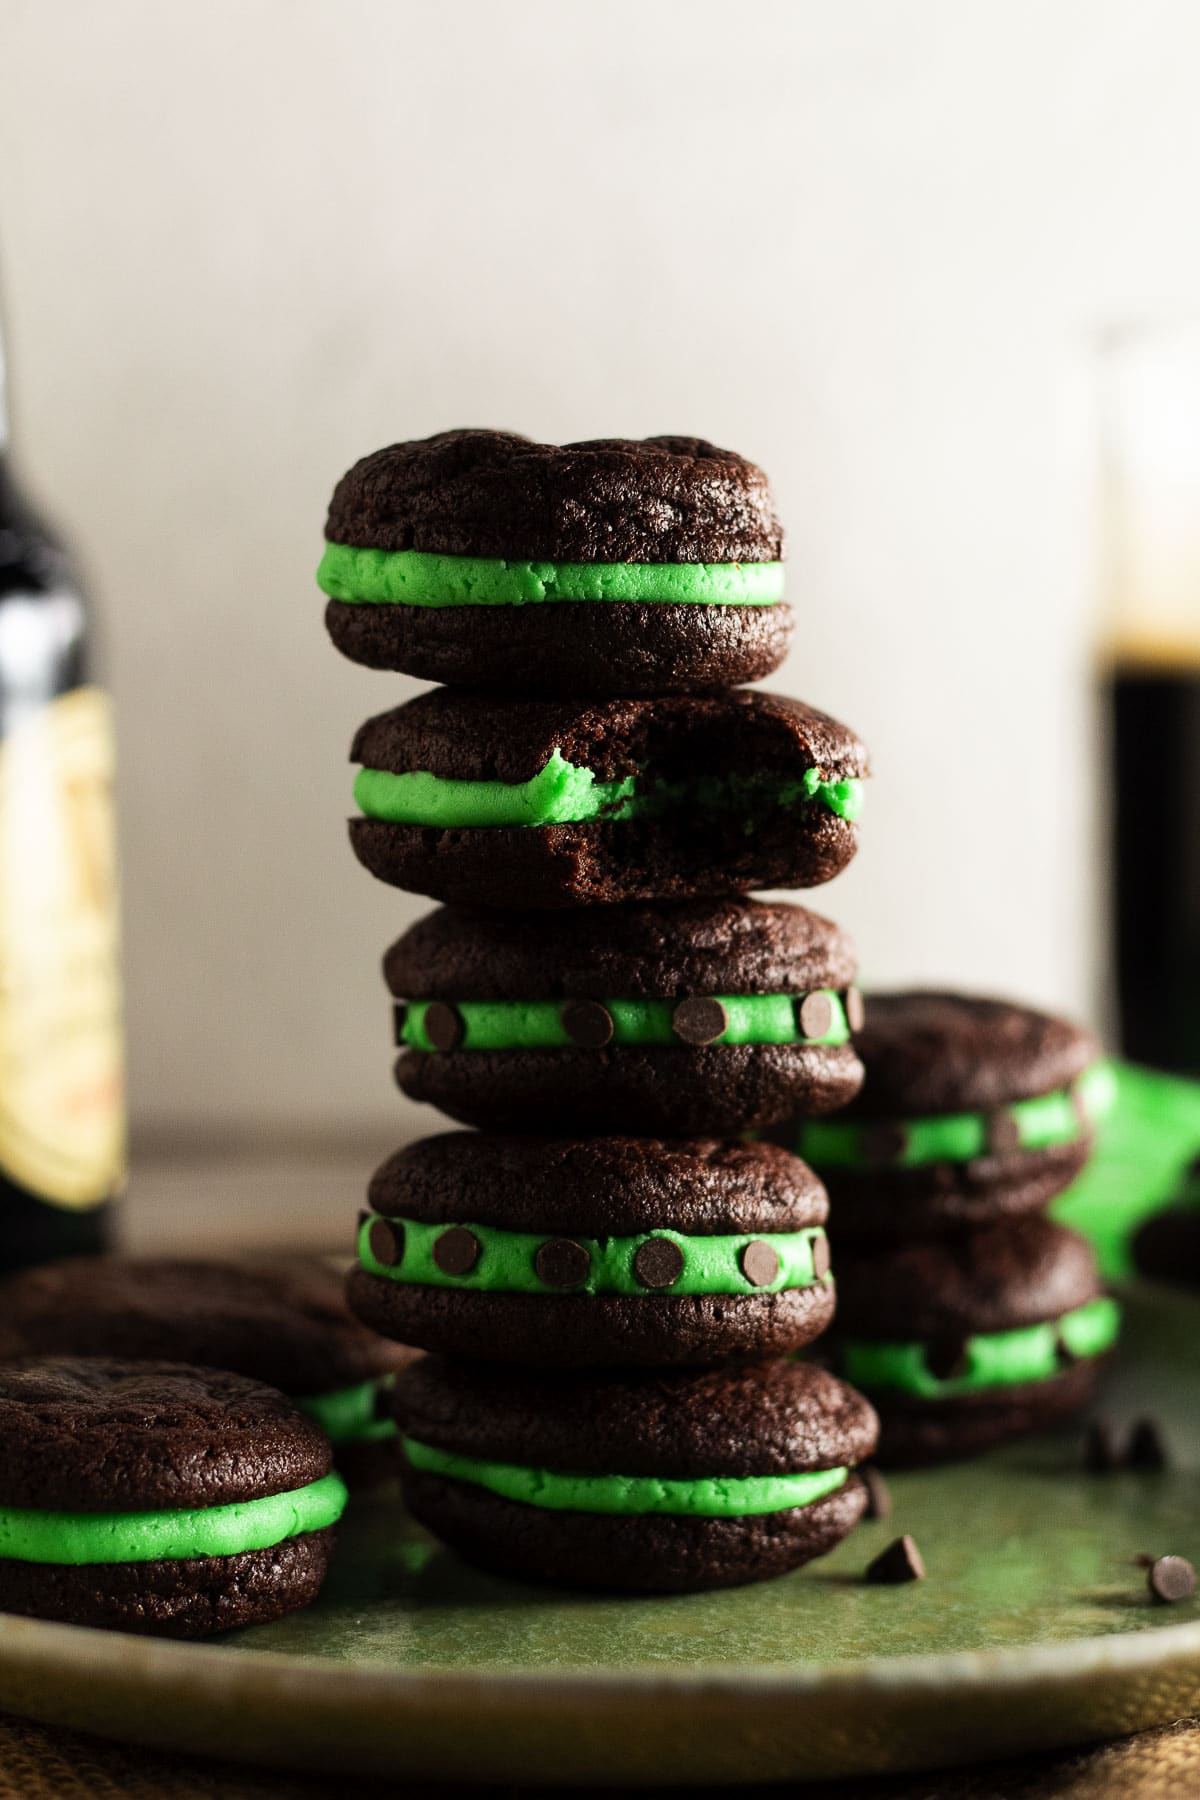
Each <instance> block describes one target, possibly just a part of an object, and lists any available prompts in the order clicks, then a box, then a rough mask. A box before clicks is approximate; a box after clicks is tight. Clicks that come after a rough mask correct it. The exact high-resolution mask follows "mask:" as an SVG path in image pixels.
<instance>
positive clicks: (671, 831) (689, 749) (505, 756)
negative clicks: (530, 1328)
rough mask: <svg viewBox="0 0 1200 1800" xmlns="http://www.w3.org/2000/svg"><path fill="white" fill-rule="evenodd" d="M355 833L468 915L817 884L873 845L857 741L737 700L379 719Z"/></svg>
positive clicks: (604, 703)
mask: <svg viewBox="0 0 1200 1800" xmlns="http://www.w3.org/2000/svg"><path fill="white" fill-rule="evenodd" d="M351 759H352V760H353V761H354V762H357V763H361V764H362V765H363V766H362V768H361V769H360V770H359V774H358V779H357V781H356V782H355V785H354V797H355V799H356V801H357V802H358V805H359V806H360V808H361V809H362V812H363V814H364V817H362V818H360V819H354V820H352V821H351V825H350V839H351V843H352V844H353V846H354V851H355V854H356V855H357V857H358V859H359V861H360V862H361V863H363V864H364V866H365V867H366V868H368V869H370V871H371V873H372V874H373V875H377V876H378V877H379V878H380V880H382V881H389V882H391V883H392V884H393V885H394V886H396V887H403V888H411V889H413V890H414V891H415V892H417V893H420V894H432V895H433V896H434V897H435V899H438V900H450V901H454V902H458V903H462V904H466V905H479V906H513V907H535V908H538V907H562V906H586V905H592V904H596V903H603V904H611V903H612V902H614V901H622V900H674V899H688V898H691V897H693V896H696V895H705V894H736V893H744V892H746V891H748V890H749V889H751V888H757V887H776V886H779V887H815V886H816V885H817V884H818V883H819V882H822V881H828V880H830V879H831V877H832V876H834V875H836V874H837V873H838V871H839V870H840V869H843V868H844V867H845V866H846V864H847V863H848V862H849V861H850V859H851V857H852V856H853V855H854V852H855V850H856V849H857V847H858V836H857V830H856V827H855V824H854V821H855V819H856V818H857V817H858V813H859V808H860V804H861V798H862V778H863V776H864V775H865V774H866V770H867V757H866V751H865V749H864V748H863V746H862V744H861V743H860V742H859V740H858V739H857V738H856V737H855V736H854V734H853V732H851V731H849V730H847V728H846V727H845V726H844V725H839V724H838V723H837V722H836V720H834V719H830V718H827V717H826V716H825V714H824V713H819V712H815V711H813V709H812V708H811V707H807V706H804V705H802V704H801V703H800V701H798V700H788V699H784V698H782V697H781V696H780V695H777V694H762V693H756V692H754V691H753V690H749V689H734V690H732V691H729V692H725V693H720V694H667V695H662V696H659V697H657V698H655V699H633V700H628V699H627V700H597V701H586V700H530V701H521V700H516V699H500V698H497V697H494V696H492V695H490V694H476V693H468V692H466V691H464V690H462V689H459V688H434V689H432V690H431V691H430V692H429V693H426V694H420V695H418V697H417V698H416V699H415V700H410V701H409V702H408V703H407V705H404V706H398V707H395V708H394V709H393V710H392V711H391V712H386V713H381V714H379V715H378V716H377V717H376V718H373V719H368V720H367V722H366V724H365V725H363V726H361V727H360V729H359V731H358V734H357V736H356V737H355V739H354V744H353V748H352V750H351Z"/></svg>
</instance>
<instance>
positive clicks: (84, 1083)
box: [0, 688, 125, 1208]
mask: <svg viewBox="0 0 1200 1800" xmlns="http://www.w3.org/2000/svg"><path fill="white" fill-rule="evenodd" d="M112 776H113V734H112V712H111V708H110V704H109V700H108V696H107V695H106V694H103V693H101V692H100V690H99V689H98V688H76V689H75V690H74V691H73V692H71V693H69V694H63V695H61V696H60V697H59V698H58V699H56V700H53V701H51V702H50V703H49V704H48V705H46V706H42V707H39V708H37V710H36V711H33V712H31V713H30V714H29V715H28V716H27V717H26V718H24V719H22V720H21V721H20V722H19V723H17V724H16V725H15V726H14V727H13V729H12V730H11V731H10V732H9V733H8V735H7V736H6V737H4V738H3V739H2V740H0V1170H3V1172H4V1173H5V1174H6V1175H8V1176H9V1177H10V1178H11V1179H12V1180H13V1181H15V1182H18V1183H19V1184H20V1186H22V1187H24V1188H28V1189H29V1190H30V1191H31V1192H32V1193H34V1194H37V1195H38V1196H39V1197H40V1198H42V1199H45V1200H48V1201H50V1202H51V1203H52V1204H54V1205H57V1206H64V1207H71V1208H83V1207H88V1206H95V1205H97V1204H98V1203H99V1202H100V1201H102V1200H105V1199H107V1198H108V1197H109V1196H110V1195H111V1194H113V1193H115V1192H116V1191H117V1190H118V1189H119V1188H120V1187H121V1185H122V1183H123V1180H124V1167H125V1102H124V1081H123V1062H122V1043H121V1014H120V977H119V971H118V964H117V897H116V879H115V867H114V859H115V840H114V831H113V811H112Z"/></svg>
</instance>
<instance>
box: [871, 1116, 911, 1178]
mask: <svg viewBox="0 0 1200 1800" xmlns="http://www.w3.org/2000/svg"><path fill="white" fill-rule="evenodd" d="M907 1145H908V1132H907V1131H906V1130H905V1128H904V1126H903V1125H900V1124H883V1123H881V1124H878V1125H867V1126H865V1127H864V1128H863V1134H862V1147H863V1155H864V1156H865V1157H866V1159H867V1161H868V1162H869V1163H870V1164H871V1166H872V1168H887V1166H888V1165H889V1164H890V1163H894V1162H899V1160H900V1158H901V1157H902V1156H903V1155H904V1151H905V1149H906V1147H907Z"/></svg>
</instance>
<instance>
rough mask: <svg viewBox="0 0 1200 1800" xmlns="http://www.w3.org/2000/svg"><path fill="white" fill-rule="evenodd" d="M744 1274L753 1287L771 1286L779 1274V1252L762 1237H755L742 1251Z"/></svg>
mask: <svg viewBox="0 0 1200 1800" xmlns="http://www.w3.org/2000/svg"><path fill="white" fill-rule="evenodd" d="M742 1274H743V1275H744V1276H745V1277H746V1280H747V1281H748V1282H749V1283H750V1285H751V1287H757V1288H765V1287H770V1285H771V1283H772V1282H773V1281H774V1280H775V1278H776V1277H777V1275H778V1274H779V1254H778V1252H777V1251H776V1250H774V1249H772V1247H771V1245H770V1244H764V1243H763V1241H762V1239H761V1238H755V1240H754V1242H753V1243H752V1244H747V1245H746V1248H745V1249H744V1250H743V1251H742Z"/></svg>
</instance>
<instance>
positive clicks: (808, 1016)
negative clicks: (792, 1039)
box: [796, 993, 833, 1038]
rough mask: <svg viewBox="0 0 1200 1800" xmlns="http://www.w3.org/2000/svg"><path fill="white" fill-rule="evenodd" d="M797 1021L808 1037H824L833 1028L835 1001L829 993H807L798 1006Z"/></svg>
mask: <svg viewBox="0 0 1200 1800" xmlns="http://www.w3.org/2000/svg"><path fill="white" fill-rule="evenodd" d="M796 1023H797V1024H798V1025H799V1027H800V1030H801V1032H802V1033H803V1034H804V1036H805V1037H806V1038H823V1037H825V1036H827V1035H828V1033H829V1032H830V1031H831V1030H832V1028H833V1002H832V1001H831V1000H830V998H829V995H828V994H823V993H814V994H805V996H804V998H803V1000H801V1002H800V1004H799V1005H798V1006H797V1008H796Z"/></svg>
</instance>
